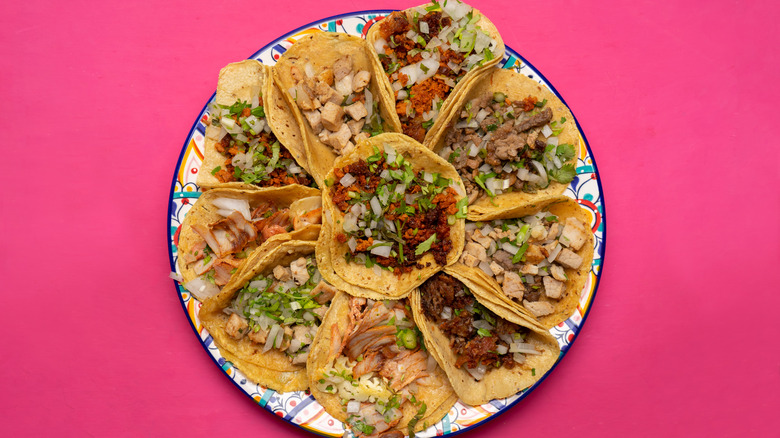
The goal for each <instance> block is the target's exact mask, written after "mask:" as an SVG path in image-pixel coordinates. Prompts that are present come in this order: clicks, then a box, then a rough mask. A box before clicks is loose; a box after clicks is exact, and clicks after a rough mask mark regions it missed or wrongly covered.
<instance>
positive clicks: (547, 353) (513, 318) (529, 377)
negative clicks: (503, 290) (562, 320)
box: [410, 266, 560, 406]
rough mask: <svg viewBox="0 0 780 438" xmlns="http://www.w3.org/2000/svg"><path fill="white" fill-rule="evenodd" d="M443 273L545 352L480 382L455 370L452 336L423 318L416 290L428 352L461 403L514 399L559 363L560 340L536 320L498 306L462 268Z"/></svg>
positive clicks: (415, 302)
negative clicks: (523, 331)
mask: <svg viewBox="0 0 780 438" xmlns="http://www.w3.org/2000/svg"><path fill="white" fill-rule="evenodd" d="M444 272H445V273H447V274H449V275H451V276H453V277H455V278H456V279H457V280H459V281H460V282H461V283H463V284H464V285H465V286H466V287H467V288H468V289H469V290H470V291H471V292H472V293H473V294H474V297H475V298H476V299H477V301H478V302H479V303H480V304H482V305H483V306H485V307H486V308H488V309H489V310H491V311H493V312H494V313H495V314H496V315H497V316H499V317H501V318H503V319H505V320H507V321H510V322H512V323H515V324H517V325H520V326H522V327H526V328H528V329H529V330H530V333H529V336H528V337H527V339H526V341H525V342H528V343H530V344H533V345H535V346H536V347H537V350H541V351H542V354H541V355H530V354H529V355H526V360H525V362H524V363H523V364H521V365H516V366H515V367H513V368H512V369H511V370H510V369H507V368H504V367H501V368H491V369H489V370H488V372H487V373H486V374H485V376H484V377H483V378H482V380H479V381H478V380H476V379H474V377H473V376H472V375H471V374H469V372H468V371H466V370H465V369H463V368H456V367H455V363H456V361H457V356H456V354H455V353H454V351H453V350H452V348H451V347H450V339H449V337H447V336H446V335H445V334H444V333H443V332H442V331H441V329H439V326H438V325H436V324H435V323H433V322H431V321H430V320H428V318H427V317H426V316H425V315H424V313H423V310H422V302H421V298H420V293H421V292H420V289H415V291H414V292H413V293H412V295H411V296H410V303H411V306H412V313H413V314H414V320H415V322H416V323H417V326H418V327H419V328H420V330H421V331H422V333H423V338H424V339H425V345H426V347H427V348H428V351H429V352H433V354H434V357H435V358H436V360H437V361H438V362H439V365H440V366H441V367H442V368H444V371H445V372H446V373H447V377H449V379H450V383H451V384H452V387H453V388H454V389H455V392H456V393H457V394H458V397H460V400H461V401H463V402H464V403H467V404H470V405H472V406H477V405H481V404H484V403H487V402H489V401H490V400H493V399H496V398H506V397H509V396H512V395H514V394H516V393H517V392H519V391H521V390H523V389H525V388H528V387H529V386H531V385H533V384H534V383H536V381H538V380H539V379H541V378H542V376H544V374H545V373H546V372H547V371H549V370H550V369H551V368H552V366H553V365H554V364H555V362H556V361H557V360H558V355H559V354H560V347H559V346H558V341H556V340H555V338H554V337H553V336H552V335H551V334H550V333H549V332H548V331H546V330H545V329H544V328H542V327H540V326H539V325H538V324H537V323H536V321H534V320H533V319H529V318H528V317H526V316H524V315H522V314H520V313H518V312H513V311H511V310H510V309H509V308H507V307H505V306H500V305H497V304H496V303H495V301H494V297H491V294H492V292H491V291H490V290H486V289H485V288H484V287H483V286H482V285H480V284H479V283H477V282H474V281H472V280H471V278H470V277H469V273H468V272H464V271H463V270H461V269H460V267H458V266H452V267H447V268H445V269H444Z"/></svg>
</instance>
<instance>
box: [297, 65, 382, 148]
mask: <svg viewBox="0 0 780 438" xmlns="http://www.w3.org/2000/svg"><path fill="white" fill-rule="evenodd" d="M352 64H353V63H352V57H351V56H349V55H344V56H342V57H341V58H339V59H337V60H336V62H334V63H333V65H332V66H331V67H326V68H324V69H323V70H322V71H321V72H319V74H316V75H315V71H314V67H313V66H312V65H311V64H306V66H305V67H304V71H303V72H302V71H301V70H300V69H299V68H298V67H297V66H292V67H291V68H290V76H291V77H292V79H293V81H294V82H295V86H293V87H292V88H290V89H289V90H288V93H289V94H290V97H291V98H292V99H293V100H294V101H295V103H296V104H297V105H298V107H299V108H300V109H301V112H302V113H303V115H304V117H305V119H306V122H307V123H308V124H309V126H310V127H311V129H312V131H314V135H316V136H317V137H318V138H319V139H320V141H321V142H322V143H324V144H326V145H329V146H331V147H332V148H333V150H334V151H335V152H336V154H338V155H343V154H347V153H349V151H351V150H352V149H354V148H355V145H356V144H357V143H358V142H359V141H360V140H364V139H366V138H369V137H372V136H374V135H377V134H381V133H382V132H383V131H384V128H382V117H381V116H380V114H379V99H378V97H379V96H374V95H373V94H372V93H371V90H370V89H369V87H368V85H369V83H370V81H371V72H370V71H368V70H359V71H355V68H354V67H353V65H352Z"/></svg>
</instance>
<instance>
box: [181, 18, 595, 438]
mask: <svg viewBox="0 0 780 438" xmlns="http://www.w3.org/2000/svg"><path fill="white" fill-rule="evenodd" d="M390 12H392V11H387V10H378V11H363V12H355V13H350V14H344V15H338V16H334V17H330V18H326V19H324V20H321V21H317V22H315V23H311V24H308V25H306V26H303V27H301V28H299V29H297V30H294V31H292V32H290V33H288V34H287V35H284V36H283V37H281V38H279V39H277V40H276V41H274V42H272V43H270V44H268V45H267V46H265V47H264V48H262V49H260V51H258V52H257V53H255V54H254V55H252V56H251V57H250V58H251V59H257V60H259V61H261V62H262V63H264V64H268V65H272V64H275V63H276V60H277V59H279V56H280V55H281V54H283V53H284V52H285V51H286V50H287V49H288V48H289V47H290V46H291V45H292V44H293V43H294V42H295V41H296V40H297V39H299V38H300V37H302V36H304V35H307V34H310V33H313V32H322V31H326V32H344V33H348V34H351V35H356V36H361V37H364V38H365V35H366V32H367V31H368V28H369V27H370V26H371V25H372V24H373V23H374V22H376V21H377V20H378V19H381V18H382V17H384V16H385V15H387V14H389V13H390ZM499 65H501V66H503V68H513V69H515V70H516V71H518V72H520V73H522V74H525V75H526V76H529V77H531V78H533V79H534V80H536V81H537V82H539V83H540V84H542V85H544V86H546V87H548V88H550V89H551V90H552V91H553V92H554V93H555V94H556V95H558V97H561V96H560V94H559V93H558V92H557V91H556V90H555V88H554V87H552V86H551V85H550V84H549V83H548V82H547V81H546V80H545V79H544V77H543V76H542V75H541V74H540V73H539V72H538V71H537V70H536V69H535V68H534V67H533V66H532V65H531V64H529V63H528V62H527V61H526V60H525V59H523V58H522V57H521V56H520V55H519V54H518V53H517V52H515V51H514V50H512V49H511V48H509V47H507V48H506V54H505V55H504V60H503V62H501V63H500V64H499ZM215 76H216V75H215ZM213 100H214V95H212V96H211V99H209V101H208V102H207V103H206V105H205V106H204V108H203V109H202V110H201V112H200V114H199V115H198V118H197V120H196V122H195V124H194V125H193V127H192V129H191V130H190V132H189V134H188V135H187V138H186V141H185V142H184V146H183V148H182V152H181V154H180V156H179V160H178V162H177V163H176V168H175V172H174V177H173V182H172V184H171V193H170V198H169V205H168V227H167V239H168V253H169V260H170V265H171V270H172V271H176V270H177V267H176V260H177V252H176V243H177V242H178V236H179V229H180V227H181V223H182V221H183V220H184V216H185V215H186V214H187V212H188V211H189V209H190V208H191V207H192V204H193V202H194V201H195V200H196V199H197V198H198V196H199V195H200V190H199V188H198V186H197V184H196V183H195V181H196V178H197V175H198V171H199V170H200V165H201V163H202V161H203V148H204V135H205V130H206V125H205V123H206V121H207V120H208V111H207V108H208V104H209V103H211V102H213ZM561 100H563V98H561ZM575 120H576V117H575ZM577 127H578V129H579V130H580V139H579V154H578V158H577V176H576V177H575V178H574V180H573V181H572V182H571V184H570V185H569V187H568V188H567V189H566V192H565V195H566V196H569V197H571V198H573V199H575V200H577V202H578V203H579V204H580V205H582V206H583V207H585V208H586V210H587V211H589V212H590V216H591V223H590V225H591V227H592V229H593V232H594V234H595V237H596V239H595V251H594V259H593V264H592V267H591V272H590V276H589V279H588V282H587V284H586V285H585V288H584V290H583V291H582V295H581V298H580V303H579V306H578V308H577V310H576V311H575V312H574V314H573V315H572V316H571V317H570V318H569V319H568V320H566V321H564V322H562V323H561V324H559V325H558V326H556V327H553V328H552V329H551V330H550V333H552V335H553V336H555V338H556V339H557V340H558V344H559V345H560V347H561V355H560V357H559V358H558V362H560V361H561V360H562V359H563V357H564V355H565V354H566V352H567V351H568V349H569V347H570V346H571V345H572V343H573V342H574V340H575V339H576V337H577V334H578V333H579V331H580V329H581V328H582V324H583V323H584V321H585V318H586V317H587V315H588V312H589V310H590V307H591V305H592V304H593V299H594V297H595V295H596V289H597V287H598V283H599V278H600V277H601V265H602V262H603V260H604V242H605V239H606V219H605V214H604V199H603V196H602V191H601V184H600V182H599V179H598V171H597V169H596V163H595V161H594V160H593V154H592V153H591V151H590V147H589V146H588V143H587V140H586V139H585V136H584V134H583V133H582V128H581V127H580V126H579V123H577ZM174 284H175V288H176V293H177V294H178V295H179V298H180V300H181V304H182V307H183V308H184V311H185V313H186V315H187V318H188V319H189V321H190V324H191V325H192V328H193V330H195V333H196V334H197V335H198V339H199V340H200V342H201V344H202V345H203V348H204V349H205V350H206V351H207V352H208V354H209V355H211V357H212V359H213V360H214V362H215V363H216V364H217V365H218V366H219V367H220V368H221V369H222V370H223V372H224V373H225V375H226V376H227V377H228V378H229V379H230V380H231V381H232V382H233V383H234V384H235V385H236V386H237V387H239V388H240V389H241V391H243V392H244V393H245V394H246V395H248V396H249V397H251V398H252V399H253V400H255V402H257V404H258V405H260V406H261V407H262V408H264V409H267V410H268V411H271V412H273V413H274V414H276V415H278V416H279V417H280V418H282V419H283V420H284V421H287V422H289V423H291V424H293V425H296V426H299V427H301V428H304V429H306V430H308V431H310V432H313V433H316V434H319V435H323V436H332V437H340V436H342V435H343V434H344V426H343V425H342V423H341V422H339V421H338V420H336V419H334V418H333V417H331V416H330V415H329V414H327V413H326V412H325V411H324V409H323V408H322V406H320V405H319V403H317V401H316V400H314V398H313V397H312V396H311V395H310V394H309V392H308V391H299V392H288V393H277V392H275V391H273V390H269V389H267V388H264V387H262V386H260V385H256V384H254V383H252V382H250V381H249V380H247V379H246V377H245V376H244V375H243V373H242V372H241V371H240V370H239V369H237V368H236V367H235V366H233V364H232V363H230V362H228V361H226V360H225V359H224V358H223V357H222V355H221V354H220V353H219V350H218V349H217V347H216V346H215V345H214V343H213V341H212V339H211V336H210V335H209V334H208V332H206V330H205V329H203V327H202V326H201V324H200V321H199V320H198V317H197V314H198V309H200V302H198V300H197V299H195V298H194V297H192V295H190V294H189V293H188V292H187V290H186V289H184V288H183V287H181V286H180V285H178V284H177V283H176V282H174ZM556 365H557V362H556ZM554 369H555V366H553V368H552V369H551V370H550V371H549V372H548V373H547V374H549V373H550V372H552V370H554ZM545 377H546V375H545V376H544V377H542V378H541V379H540V380H539V381H538V382H537V383H536V384H534V385H533V386H532V387H530V388H527V389H525V390H524V391H521V392H519V393H518V394H516V395H513V396H512V397H508V398H506V399H501V400H493V401H491V402H490V403H486V404H484V405H482V406H469V405H465V404H463V403H461V402H457V403H456V404H455V405H454V406H453V407H452V408H451V409H450V411H449V413H448V414H447V415H446V416H445V417H444V418H443V419H442V420H441V421H440V422H438V423H436V424H434V425H432V426H430V427H429V428H428V429H426V430H425V431H422V432H420V433H417V434H416V435H417V436H420V437H432V436H438V435H454V434H458V433H461V432H465V431H468V430H471V429H473V428H475V427H476V426H478V425H480V424H483V423H484V422H486V421H488V420H490V419H492V418H495V416H497V415H498V414H500V413H503V412H505V411H506V410H508V409H509V408H511V407H512V406H514V405H515V404H517V403H518V402H519V401H520V400H522V399H523V398H524V397H525V396H526V395H527V394H528V393H530V392H531V391H533V390H534V389H535V388H536V387H538V386H539V384H540V383H541V382H542V381H543V380H544V378H545Z"/></svg>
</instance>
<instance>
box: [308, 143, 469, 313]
mask: <svg viewBox="0 0 780 438" xmlns="http://www.w3.org/2000/svg"><path fill="white" fill-rule="evenodd" d="M385 145H388V146H390V147H392V148H393V149H395V150H396V152H397V153H399V154H403V155H404V157H405V159H407V160H409V161H410V162H411V164H412V167H413V169H414V170H415V171H419V170H421V169H425V171H427V172H431V173H439V174H441V176H442V177H444V178H448V179H450V180H454V181H455V184H456V185H458V186H459V187H460V188H461V189H462V187H463V182H462V181H461V180H460V177H459V176H458V174H457V172H455V168H453V167H452V165H451V164H450V163H448V162H446V161H445V160H443V159H442V158H441V157H439V156H438V155H436V154H434V153H433V152H431V150H430V149H427V148H424V147H422V145H421V144H420V143H417V142H416V141H414V140H413V139H412V138H411V137H407V136H405V135H403V134H380V135H378V136H376V137H372V138H369V139H368V140H366V141H363V142H361V143H360V144H358V145H357V147H356V148H355V151H354V152H353V153H351V154H349V155H346V156H343V157H339V158H338V159H337V160H336V162H335V164H334V169H331V171H330V172H329V173H328V175H327V179H329V180H331V181H332V180H333V178H334V170H335V168H341V167H344V166H346V165H348V164H350V163H353V162H355V161H358V160H360V159H366V158H367V157H369V156H371V155H373V154H374V147H376V148H378V149H379V150H383V148H384V146H385ZM322 208H323V216H326V215H329V217H330V220H332V228H331V229H330V232H329V236H330V237H331V238H330V239H329V241H326V240H325V237H324V236H323V237H322V238H321V239H320V240H319V244H318V246H317V250H318V252H322V251H326V250H327V251H330V266H329V267H327V268H325V270H332V271H333V272H335V274H336V275H338V276H339V277H341V279H342V280H344V281H345V282H347V283H350V284H352V285H354V286H359V287H360V288H362V289H368V290H370V291H373V292H374V293H375V294H365V293H360V292H359V290H358V291H355V290H350V292H352V293H355V294H356V295H359V296H365V297H369V298H377V299H379V298H383V299H398V298H403V297H406V296H407V295H409V293H411V291H412V290H413V289H414V288H415V287H417V286H419V285H420V284H422V283H423V282H424V281H425V280H426V279H428V278H429V277H430V276H431V275H433V274H434V273H436V272H438V271H439V270H441V269H442V266H439V265H438V264H436V262H435V261H434V258H433V255H432V254H430V253H429V254H425V255H424V256H423V257H422V258H421V259H420V260H419V264H421V265H424V266H425V267H424V268H423V269H417V268H415V269H413V270H412V271H411V272H409V273H404V274H401V275H395V274H394V273H393V272H391V271H389V270H387V269H381V270H379V271H380V272H375V270H374V269H373V268H366V267H365V265H362V264H358V263H350V262H347V261H346V259H345V258H344V255H345V254H347V252H348V251H349V245H348V244H347V243H346V242H345V243H340V242H338V241H337V240H336V239H334V238H333V237H335V236H336V234H338V233H342V232H343V229H344V228H343V222H344V213H342V212H341V210H339V209H338V207H337V206H336V205H335V204H334V203H333V199H332V197H331V195H330V191H329V189H327V188H326V190H324V191H323V198H322ZM465 226H466V225H465V220H463V219H457V220H456V221H455V223H454V224H453V225H452V226H451V227H450V239H451V240H452V246H453V249H452V250H451V251H450V253H449V254H448V255H447V265H449V264H452V263H455V262H456V261H457V260H458V259H459V258H460V254H461V251H463V245H464V243H463V242H464V237H465V233H466V231H465ZM323 260H327V258H325V257H323Z"/></svg>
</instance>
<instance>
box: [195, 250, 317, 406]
mask: <svg viewBox="0 0 780 438" xmlns="http://www.w3.org/2000/svg"><path fill="white" fill-rule="evenodd" d="M313 253H314V242H303V241H287V242H284V243H281V244H280V245H278V246H277V247H275V248H274V249H272V250H270V251H268V252H267V253H265V254H264V255H263V256H262V257H256V258H254V259H253V261H252V263H251V265H249V266H247V268H246V269H245V270H244V271H242V272H241V273H240V275H238V276H236V277H234V278H233V279H232V280H231V281H230V283H228V284H227V285H226V286H225V288H224V289H222V291H221V292H220V293H219V294H217V295H215V296H213V297H211V298H209V299H207V300H206V301H205V302H204V303H203V306H202V307H201V309H200V311H199V313H198V318H200V321H201V323H202V324H203V327H204V328H205V329H206V330H208V332H209V334H210V335H211V337H212V338H213V339H214V343H215V344H216V345H217V347H218V348H219V351H220V353H221V354H222V356H223V357H224V358H225V359H226V360H229V361H231V362H233V364H234V365H236V367H237V368H238V369H240V370H241V371H242V372H243V373H244V374H245V375H246V376H247V377H248V378H249V379H250V380H252V381H253V382H256V383H258V384H260V385H262V386H264V387H267V388H270V389H273V390H276V391H279V392H288V391H303V390H305V389H306V388H307V387H308V379H307V377H306V367H305V365H304V364H293V363H292V362H291V359H290V358H289V357H288V356H287V354H285V353H284V352H282V351H281V350H278V349H275V348H271V349H270V350H268V351H266V352H263V345H260V344H257V343H255V342H252V341H251V340H250V339H248V337H247V336H244V337H242V338H241V339H239V340H236V339H235V338H233V337H231V336H230V335H229V334H228V332H227V330H226V327H227V325H228V320H229V315H227V314H226V313H225V312H224V311H223V310H224V309H225V308H227V307H229V306H230V305H231V302H232V301H233V299H234V298H235V297H236V295H237V294H238V292H239V291H240V290H241V289H242V288H243V287H244V286H246V285H247V284H248V283H249V282H250V281H251V280H252V279H253V278H254V277H255V276H257V275H261V274H262V275H266V276H270V275H272V272H273V269H274V268H275V267H277V266H289V265H290V263H291V262H293V261H294V260H297V259H298V258H300V257H307V256H313Z"/></svg>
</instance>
